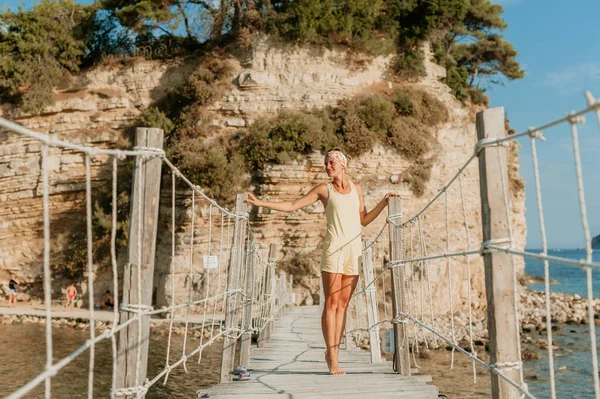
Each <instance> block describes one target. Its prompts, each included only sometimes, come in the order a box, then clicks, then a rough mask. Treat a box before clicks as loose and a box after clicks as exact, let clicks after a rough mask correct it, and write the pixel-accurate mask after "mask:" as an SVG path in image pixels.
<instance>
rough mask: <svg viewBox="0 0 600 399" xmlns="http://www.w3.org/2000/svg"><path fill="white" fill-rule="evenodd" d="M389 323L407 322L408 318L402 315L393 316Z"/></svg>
mask: <svg viewBox="0 0 600 399" xmlns="http://www.w3.org/2000/svg"><path fill="white" fill-rule="evenodd" d="M390 323H392V324H408V319H407V318H406V316H404V315H398V316H396V317H394V318H393V319H392V320H391V321H390Z"/></svg>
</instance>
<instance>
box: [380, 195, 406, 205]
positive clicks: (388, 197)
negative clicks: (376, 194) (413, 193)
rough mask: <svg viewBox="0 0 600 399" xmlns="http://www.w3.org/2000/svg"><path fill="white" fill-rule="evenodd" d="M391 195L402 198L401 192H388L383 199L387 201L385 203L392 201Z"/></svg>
mask: <svg viewBox="0 0 600 399" xmlns="http://www.w3.org/2000/svg"><path fill="white" fill-rule="evenodd" d="M390 197H397V198H402V197H401V196H400V194H396V193H387V194H386V195H385V196H384V197H383V200H384V201H385V204H386V205H387V204H389V203H390V201H389V199H390Z"/></svg>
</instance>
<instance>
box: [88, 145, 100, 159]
mask: <svg viewBox="0 0 600 399" xmlns="http://www.w3.org/2000/svg"><path fill="white" fill-rule="evenodd" d="M88 148H89V150H88V152H87V155H88V157H90V160H92V159H95V158H96V157H97V156H98V149H97V148H96V147H88Z"/></svg>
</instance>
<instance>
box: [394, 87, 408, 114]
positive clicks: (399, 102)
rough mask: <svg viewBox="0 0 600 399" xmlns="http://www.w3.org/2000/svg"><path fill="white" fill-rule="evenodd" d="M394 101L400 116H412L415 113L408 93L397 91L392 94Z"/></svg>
mask: <svg viewBox="0 0 600 399" xmlns="http://www.w3.org/2000/svg"><path fill="white" fill-rule="evenodd" d="M392 102H393V103H394V107H395V108H396V112H397V113H398V115H400V116H411V115H412V113H413V105H412V102H411V101H410V97H409V96H407V95H406V93H402V92H396V93H395V94H394V95H393V96H392Z"/></svg>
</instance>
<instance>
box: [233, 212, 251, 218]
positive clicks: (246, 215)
mask: <svg viewBox="0 0 600 399" xmlns="http://www.w3.org/2000/svg"><path fill="white" fill-rule="evenodd" d="M235 216H236V217H237V218H239V219H249V218H250V214H249V213H248V212H236V213H235Z"/></svg>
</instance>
